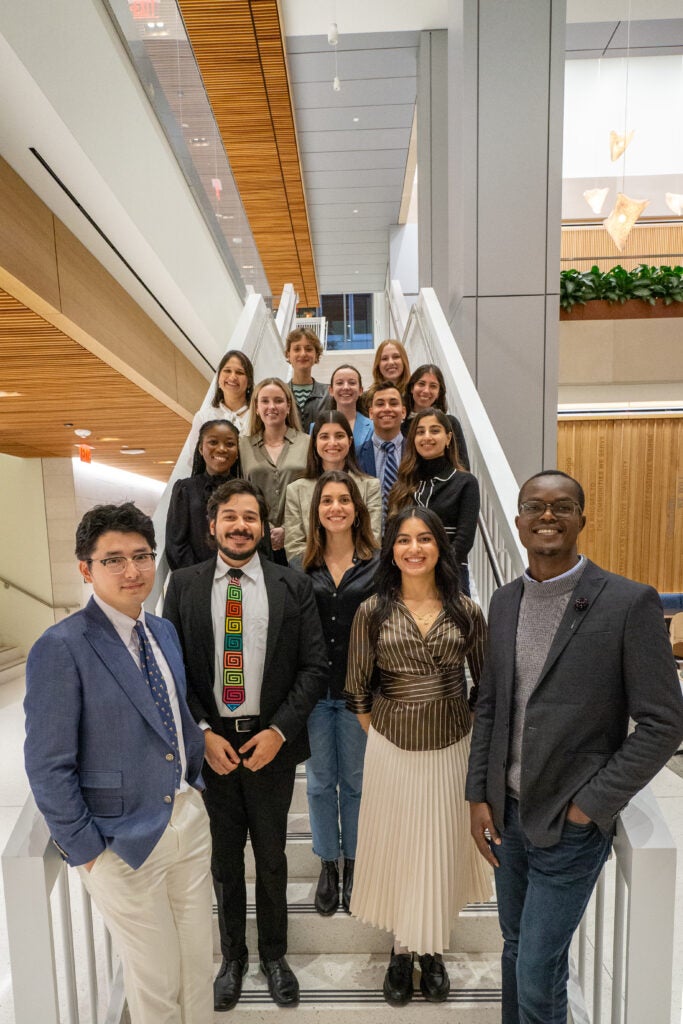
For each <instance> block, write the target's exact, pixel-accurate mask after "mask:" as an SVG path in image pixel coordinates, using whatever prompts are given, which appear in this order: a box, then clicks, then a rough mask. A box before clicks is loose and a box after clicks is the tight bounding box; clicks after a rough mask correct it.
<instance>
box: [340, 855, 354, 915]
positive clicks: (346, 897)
mask: <svg viewBox="0 0 683 1024" xmlns="http://www.w3.org/2000/svg"><path fill="white" fill-rule="evenodd" d="M355 866H356V862H355V860H346V859H345V860H344V881H343V882H342V906H343V908H344V910H345V911H346V913H347V914H350V913H351V893H352V892H353V869H354V868H355Z"/></svg>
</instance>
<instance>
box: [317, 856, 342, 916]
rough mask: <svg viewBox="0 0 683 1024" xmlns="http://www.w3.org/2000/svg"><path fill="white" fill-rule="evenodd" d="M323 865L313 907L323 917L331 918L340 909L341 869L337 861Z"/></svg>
mask: <svg viewBox="0 0 683 1024" xmlns="http://www.w3.org/2000/svg"><path fill="white" fill-rule="evenodd" d="M322 865H323V866H322V870H321V872H320V878H319V879H318V887H317V889H316V890H315V899H314V900H313V906H314V907H315V909H316V910H317V911H318V913H319V914H322V915H323V917H329V916H330V914H335V913H336V912H337V910H338V909H339V868H338V867H337V862H336V860H324V861H323V862H322Z"/></svg>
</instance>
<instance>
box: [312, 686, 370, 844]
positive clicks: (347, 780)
mask: <svg viewBox="0 0 683 1024" xmlns="http://www.w3.org/2000/svg"><path fill="white" fill-rule="evenodd" d="M307 725H308V738H309V740H310V744H311V756H310V758H309V760H308V761H307V762H306V793H307V795H308V809H309V813H310V817H311V832H312V833H313V852H314V853H315V854H317V856H318V857H321V858H322V860H337V859H338V857H339V852H340V850H341V852H342V854H343V855H344V857H346V858H347V859H349V860H353V859H355V856H356V839H357V837H358V811H359V810H360V795H361V790H362V788H363V760H364V758H365V743H366V735H365V733H364V732H363V730H362V729H361V727H360V723H359V721H358V719H357V718H356V716H355V715H354V714H353V713H352V712H351V711H348V710H347V708H346V705H345V703H344V701H343V700H331V699H330V698H326V699H324V700H319V701H318V703H317V704H316V706H315V707H314V708H313V711H312V712H311V715H310V717H309V719H308V723H307Z"/></svg>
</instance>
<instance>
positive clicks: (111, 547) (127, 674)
mask: <svg viewBox="0 0 683 1024" xmlns="http://www.w3.org/2000/svg"><path fill="white" fill-rule="evenodd" d="M154 547H155V541H154V527H153V525H152V521H151V519H150V518H149V517H148V516H146V515H144V513H142V512H140V511H139V509H137V508H136V507H135V505H133V504H132V503H131V502H128V503H125V504H123V505H118V506H117V505H100V506H96V507H95V508H93V509H91V510H90V511H89V512H87V513H86V515H85V516H84V517H83V519H82V520H81V523H80V524H79V526H78V529H77V532H76V556H77V558H78V559H79V569H80V572H81V574H82V576H83V578H84V580H85V581H86V582H87V583H91V584H92V586H93V591H94V593H93V597H92V598H91V600H90V601H89V603H88V604H87V606H86V607H85V608H84V609H83V610H82V611H79V612H76V614H75V615H71V616H69V618H67V619H64V620H63V621H62V622H60V623H58V624H57V625H55V626H51V627H50V628H49V629H48V630H47V631H46V632H45V633H44V634H43V636H42V637H40V639H39V640H38V641H37V642H36V643H35V644H34V646H33V648H32V649H31V652H30V654H29V657H28V663H27V669H26V700H25V704H24V707H25V711H26V743H25V758H26V771H27V774H28V778H29V782H30V784H31V789H32V791H33V795H34V797H35V800H36V803H37V805H38V807H39V808H40V810H41V811H42V813H43V815H44V816H45V820H46V822H47V825H48V828H49V829H50V833H51V835H52V838H53V841H54V843H55V845H56V846H57V848H58V849H59V850H60V852H61V854H62V856H63V857H64V858H65V859H66V861H67V862H68V863H69V864H70V865H72V866H75V867H77V868H78V871H79V873H80V876H81V880H82V882H83V884H84V886H85V887H86V889H87V890H88V891H89V893H90V894H91V896H92V898H93V900H94V902H95V904H96V905H97V907H98V909H99V910H100V912H101V914H102V917H103V918H104V921H105V923H106V925H107V927H108V928H109V930H110V932H111V933H112V936H113V938H114V942H115V944H116V947H117V950H118V952H119V954H120V956H121V960H122V963H123V969H124V981H125V988H126V997H127V1000H128V1006H129V1010H130V1015H131V1021H132V1024H158V1022H159V1021H160V1020H163V1021H164V1022H168V1024H171V1022H173V1024H176V1022H177V1024H181V1022H182V1024H206V1021H208V1020H210V1019H211V1016H212V1011H213V1002H212V998H211V997H212V975H213V971H212V959H213V957H212V934H211V911H212V892H211V875H210V859H211V841H210V831H209V824H208V815H207V813H206V810H205V808H204V803H203V800H202V797H201V795H200V793H199V790H200V789H202V788H203V783H202V779H201V775H200V771H201V767H202V761H203V757H204V737H203V734H202V731H201V729H199V727H198V726H197V725H196V723H195V721H194V719H193V717H192V715H191V714H190V712H189V710H188V707H187V703H186V699H185V672H184V668H183V659H182V654H181V651H180V646H179V643H178V638H177V635H176V632H175V630H174V628H173V626H172V625H171V624H170V623H169V622H166V621H165V620H164V619H160V618H157V617H156V616H155V615H149V614H145V612H144V610H143V607H142V603H143V601H144V600H145V598H146V597H147V596H148V595H149V593H150V591H151V589H152V585H153V583H154V558H155V554H154Z"/></svg>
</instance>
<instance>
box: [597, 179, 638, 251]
mask: <svg viewBox="0 0 683 1024" xmlns="http://www.w3.org/2000/svg"><path fill="white" fill-rule="evenodd" d="M649 205H650V200H649V199H630V198H629V197H628V196H625V195H624V193H623V192H617V201H616V204H615V206H614V209H613V210H612V212H611V213H610V215H609V217H607V218H606V219H605V220H603V222H602V223H603V227H604V228H605V230H606V231H607V234H608V235H609V236H610V238H611V239H612V241H613V242H614V244H615V245H616V247H617V249H618V250H619V252H622V251H623V249H624V246H625V245H626V239H627V238H628V236H629V234H630V233H631V228H632V227H633V225H634V224H635V222H636V221H637V220H638V218H639V217H640V215H641V213H642V212H643V210H644V209H645V207H646V206H649Z"/></svg>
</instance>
